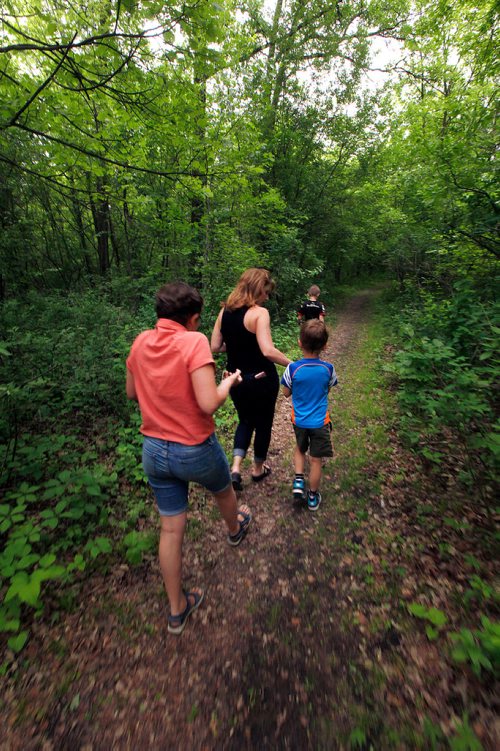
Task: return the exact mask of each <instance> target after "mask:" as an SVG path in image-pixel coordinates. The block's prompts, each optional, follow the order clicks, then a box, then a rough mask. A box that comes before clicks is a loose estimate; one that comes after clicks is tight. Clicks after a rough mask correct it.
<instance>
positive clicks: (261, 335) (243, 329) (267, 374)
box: [211, 269, 290, 490]
mask: <svg viewBox="0 0 500 751" xmlns="http://www.w3.org/2000/svg"><path fill="white" fill-rule="evenodd" d="M273 289H274V282H273V280H272V279H271V276H270V274H269V272H268V271H267V270H266V269H247V271H245V272H244V273H243V274H242V275H241V277H240V279H239V281H238V284H237V285H236V287H235V289H234V290H233V291H232V292H231V294H230V295H229V297H228V298H227V300H226V304H225V306H224V307H223V309H222V310H221V312H220V313H219V316H218V318H217V321H216V322H215V326H214V330H213V332H212V342H211V344H212V351H213V352H224V351H225V352H227V370H228V371H229V372H230V373H234V371H235V370H237V369H239V370H240V371H241V375H242V378H243V380H242V383H240V384H239V385H238V386H237V387H234V388H232V389H231V391H230V395H231V399H232V400H233V403H234V406H235V407H236V411H237V413H238V427H237V428H236V433H235V436H234V448H233V464H232V467H231V479H232V482H233V486H234V488H235V489H236V490H241V488H242V485H241V464H242V462H243V459H244V458H245V456H246V454H247V451H248V448H249V446H250V443H251V440H252V435H254V434H255V435H254V462H253V466H252V479H253V480H254V481H255V482H258V481H259V480H262V479H264V477H266V476H267V475H268V474H269V472H270V471H271V470H270V467H269V466H268V465H267V464H265V460H266V458H267V451H268V449H269V443H270V440H271V430H272V426H273V418H274V408H275V405H276V399H277V396H278V390H279V378H278V373H277V371H276V367H275V366H274V363H278V364H279V365H285V366H286V365H288V363H289V362H290V360H289V358H288V357H286V355H284V354H283V353H282V352H280V351H279V349H276V347H275V346H274V344H273V340H272V336H271V325H270V318H269V312H268V311H267V310H266V308H263V307H262V303H263V302H265V300H267V299H268V298H269V295H270V293H271V292H272V291H273Z"/></svg>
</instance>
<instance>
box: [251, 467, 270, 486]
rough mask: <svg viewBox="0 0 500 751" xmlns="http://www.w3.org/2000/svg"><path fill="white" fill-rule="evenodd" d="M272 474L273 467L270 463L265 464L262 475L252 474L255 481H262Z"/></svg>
mask: <svg viewBox="0 0 500 751" xmlns="http://www.w3.org/2000/svg"><path fill="white" fill-rule="evenodd" d="M270 474H271V467H269V465H267V464H264V471H263V472H261V473H260V475H252V480H253V481H254V482H260V481H261V480H264V478H266V477H268V476H269V475H270Z"/></svg>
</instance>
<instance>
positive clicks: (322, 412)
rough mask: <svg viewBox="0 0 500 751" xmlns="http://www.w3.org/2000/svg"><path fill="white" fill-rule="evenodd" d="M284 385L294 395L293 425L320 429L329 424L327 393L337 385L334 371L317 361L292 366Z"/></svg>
mask: <svg viewBox="0 0 500 751" xmlns="http://www.w3.org/2000/svg"><path fill="white" fill-rule="evenodd" d="M281 383H282V385H283V386H286V387H287V388H289V389H290V391H291V392H292V422H293V424H294V425H296V426H297V427H298V428H321V427H322V426H323V425H327V424H328V423H329V422H330V415H329V412H328V392H329V390H330V389H331V387H332V386H336V384H337V374H336V373H335V368H334V367H333V365H332V364H331V363H329V362H325V360H320V359H319V358H317V357H304V358H302V360H297V361H296V362H292V363H290V365H288V367H287V368H286V370H285V372H284V373H283V376H282V378H281Z"/></svg>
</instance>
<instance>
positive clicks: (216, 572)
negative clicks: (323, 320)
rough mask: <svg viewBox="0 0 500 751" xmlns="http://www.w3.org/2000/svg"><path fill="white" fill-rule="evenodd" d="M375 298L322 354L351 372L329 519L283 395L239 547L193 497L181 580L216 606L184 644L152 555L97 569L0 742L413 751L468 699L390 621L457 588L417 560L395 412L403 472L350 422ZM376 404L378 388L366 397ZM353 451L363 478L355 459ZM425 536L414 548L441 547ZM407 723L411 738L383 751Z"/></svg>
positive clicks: (40, 633) (412, 635) (342, 378)
mask: <svg viewBox="0 0 500 751" xmlns="http://www.w3.org/2000/svg"><path fill="white" fill-rule="evenodd" d="M377 294H378V291H377V290H366V291H362V292H360V293H358V294H357V295H355V296H354V297H353V298H352V299H351V300H349V301H348V302H347V304H346V306H345V308H344V310H343V311H342V312H341V313H340V314H339V315H338V317H337V319H336V322H335V326H334V330H333V331H332V334H331V336H330V341H329V344H328V350H327V352H326V354H325V359H329V360H330V361H332V362H334V363H335V367H336V369H337V373H338V377H339V386H338V387H337V389H334V393H333V395H332V417H333V423H334V432H333V442H334V448H335V446H336V445H337V447H338V451H336V452H335V457H334V459H333V461H331V462H329V463H328V464H327V465H326V467H325V469H324V476H323V484H322V492H323V503H322V506H321V508H320V509H319V511H318V512H317V513H316V514H311V513H310V512H308V511H307V509H296V508H294V506H293V503H292V500H291V480H292V478H293V471H292V461H291V460H292V451H293V446H294V438H293V431H292V429H291V426H290V406H289V402H288V400H286V399H285V398H284V397H283V396H282V395H281V394H280V397H279V400H278V405H277V411H276V419H275V423H274V429H273V441H272V445H271V449H270V454H269V460H270V463H271V464H272V468H273V472H272V474H271V476H270V477H269V478H268V479H267V480H266V481H265V482H263V483H261V484H253V483H251V482H250V476H249V468H248V467H247V468H246V471H245V472H244V483H245V489H244V491H243V493H242V494H241V501H242V502H246V503H248V504H249V505H250V506H251V508H252V511H253V514H254V521H253V523H252V526H251V529H250V532H249V534H248V537H247V538H246V540H245V541H244V542H243V544H242V545H241V546H240V547H239V548H236V549H233V548H230V547H229V546H228V545H227V543H226V533H225V530H224V526H223V523H222V522H221V520H220V517H219V515H218V512H217V509H216V507H215V506H214V504H213V502H212V500H211V497H210V496H209V495H206V496H205V495H203V494H202V493H200V492H198V491H196V492H195V493H193V511H192V514H190V521H189V524H188V533H187V537H186V540H185V544H184V576H185V578H184V582H185V585H186V586H188V587H189V586H202V587H204V588H205V591H206V597H205V602H204V603H203V605H202V606H201V608H200V609H199V611H197V612H196V613H195V614H193V616H192V617H191V619H190V621H189V622H188V624H187V626H186V629H185V631H184V633H183V634H182V636H180V637H174V636H172V635H169V634H168V633H167V629H166V616H167V606H166V600H165V595H164V593H163V589H162V584H161V579H160V574H159V571H158V564H157V560H156V557H155V556H150V557H149V558H148V560H147V561H146V562H145V563H144V564H143V565H141V566H139V567H134V568H131V567H129V566H128V565H125V564H121V565H117V566H115V567H114V569H112V570H111V571H110V572H108V574H107V575H106V576H103V575H99V576H95V577H93V578H92V579H91V580H89V581H88V582H87V583H86V584H84V585H83V588H82V591H81V593H80V596H81V605H80V606H79V607H77V608H76V609H75V611H74V612H72V613H68V614H63V615H62V617H61V620H60V621H58V622H56V623H54V624H53V625H52V626H51V627H50V629H48V628H47V625H46V624H45V625H42V624H41V625H40V626H39V627H37V625H36V623H35V625H34V629H33V637H32V639H31V640H30V644H29V646H28V651H27V655H26V656H27V657H28V658H29V663H27V664H26V665H25V668H24V670H22V671H20V672H19V680H18V683H17V685H14V686H11V687H10V688H9V693H8V695H7V696H6V697H5V700H4V708H6V709H7V713H6V714H7V722H6V725H5V728H6V730H5V731H4V739H3V740H0V748H1V749H9V751H13V750H14V749H21V748H22V749H43V750H44V751H49V750H50V749H68V750H69V749H71V750H72V751H74V750H75V749H82V751H95V750H96V749H110V748H112V749H115V748H116V749H134V750H135V749H164V748H172V749H179V750H180V751H184V749H195V750H196V751H197V750H198V749H200V750H201V749H217V751H218V750H219V749H300V750H302V749H347V748H351V747H359V748H369V747H370V743H371V744H372V747H373V748H377V749H383V748H386V747H387V748H389V747H390V748H393V747H397V748H415V747H417V746H416V745H414V744H413V743H412V742H411V741H408V740H405V738H404V728H405V727H409V728H410V729H412V728H414V727H415V725H417V726H418V725H419V724H421V722H422V719H423V717H424V716H427V715H428V716H432V717H436V718H438V717H439V715H440V714H441V715H443V716H445V717H447V716H448V714H447V712H446V705H447V702H450V701H451V702H453V701H455V702H458V699H457V698H454V697H457V696H459V692H460V690H461V689H460V687H458V688H456V687H455V686H454V685H453V680H452V676H451V675H450V670H449V667H448V666H447V664H446V663H445V662H444V660H443V659H442V655H441V654H440V653H439V652H438V651H437V649H436V647H435V646H434V645H433V644H431V643H429V642H428V641H427V639H426V638H425V636H422V633H421V631H420V632H419V631H418V626H417V630H415V629H413V631H411V628H412V626H411V624H410V627H409V629H408V630H407V631H406V632H405V634H404V643H403V637H402V634H401V627H400V626H399V625H397V627H396V626H395V625H394V624H399V623H400V622H401V620H402V619H403V620H404V618H405V615H404V614H405V613H406V618H407V620H408V621H411V619H410V618H409V617H408V614H407V611H406V605H405V604H404V599H403V605H401V602H402V598H407V599H408V598H414V597H416V596H417V594H416V593H417V588H418V586H421V585H424V584H425V585H427V584H428V586H429V587H435V582H436V576H437V574H439V577H440V587H441V589H442V590H444V591H445V593H446V594H449V587H448V589H447V581H448V579H447V577H450V578H451V577H452V576H453V573H452V571H451V568H450V571H448V570H447V569H446V568H440V569H439V571H436V570H435V563H434V559H433V558H432V556H430V555H427V556H425V555H422V554H421V552H419V555H418V557H417V558H416V557H415V555H414V553H415V548H416V546H417V542H416V541H414V540H413V539H412V538H411V537H410V536H409V535H408V536H407V538H405V534H406V531H405V527H404V525H405V523H406V522H405V513H407V514H411V513H413V510H414V508H415V507H416V505H417V503H418V499H417V498H416V495H415V494H420V495H422V494H424V496H423V497H424V498H425V497H426V496H425V492H427V491H426V489H425V488H424V489H422V486H421V479H420V478H419V480H418V483H417V482H416V483H415V488H413V486H412V479H413V475H412V473H413V468H412V466H411V465H410V464H409V463H408V459H407V457H405V456H404V453H403V452H402V450H401V448H400V447H399V444H398V443H397V439H396V437H395V435H394V434H393V433H392V431H391V428H390V426H387V425H386V424H384V420H383V415H382V414H380V415H378V417H377V418H376V420H375V422H377V421H378V423H379V425H378V429H380V430H382V431H383V432H384V433H386V434H387V437H388V438H387V439H388V441H389V443H390V465H389V463H388V462H389V456H385V457H384V458H383V460H382V463H381V460H380V457H378V458H377V452H376V444H373V445H374V446H375V448H372V445H371V437H370V436H372V434H373V431H374V430H375V429H376V428H375V427H374V423H373V419H371V418H370V417H367V418H366V419H365V418H363V419H361V420H358V418H355V420H354V424H353V425H352V426H351V427H349V428H348V429H346V428H345V425H346V419H345V418H346V417H347V416H348V415H349V412H350V410H352V409H353V405H354V399H355V398H357V396H356V395H355V394H354V392H355V391H356V389H357V388H358V387H357V384H356V380H355V377H356V372H357V370H359V369H360V368H362V367H363V363H364V357H365V354H364V351H365V350H364V348H365V345H366V342H367V339H368V330H369V327H370V325H371V324H370V321H371V316H372V309H373V301H374V299H375V298H376V296H377ZM373 389H376V387H375V386H374V387H373ZM377 399H378V397H377V392H376V390H374V391H372V386H371V384H370V385H369V387H368V390H367V392H366V401H367V404H369V405H370V404H371V403H372V402H374V401H376V400H377ZM336 415H337V417H338V420H339V422H340V421H341V418H342V421H343V425H344V428H343V431H344V432H343V434H341V433H340V429H339V427H337V426H336ZM342 415H344V417H342ZM370 421H371V422H370ZM358 423H359V425H358ZM363 430H364V431H365V432H364V433H363V432H362V431H363ZM358 431H361V432H358ZM344 444H348V445H349V448H348V449H347V450H346V448H345V446H344ZM341 449H343V455H342V451H341ZM351 452H352V453H353V459H355V458H356V457H355V456H354V455H355V454H359V456H357V462H358V468H359V467H361V472H359V471H358V472H357V473H356V472H353V470H352V466H350V465H349V457H350V453H351ZM405 462H406V463H405ZM391 475H394V478H393V479H391ZM433 482H434V481H433ZM429 492H430V491H429ZM438 492H439V489H438ZM382 497H383V498H384V499H385V500H384V501H382V500H381V498H382ZM405 509H406V511H405ZM422 534H423V535H424V540H425V541H424V542H421V544H420V548H419V551H421V550H422V548H423V547H425V542H426V541H428V540H427V539H426V538H425V536H427V537H428V531H427V530H426V529H424V530H423V532H422ZM405 546H406V548H407V550H406V553H405ZM402 562H403V563H404V565H405V566H406V567H407V569H406V570H405V569H403V568H401V571H403V572H404V574H403V573H401V572H399V570H398V569H399V568H400V567H401V565H402ZM412 562H413V563H414V565H415V566H416V567H418V573H415V572H414V571H412V570H411V568H410V567H411V566H412V565H413V563H412ZM403 575H404V580H403ZM417 579H418V580H419V583H418V582H417ZM450 586H451V585H450ZM435 604H436V605H437V606H440V600H439V593H437V594H436V599H435ZM402 613H403V615H402ZM405 628H406V626H405ZM450 696H451V699H450ZM19 697H22V698H21V699H19ZM422 697H423V698H422ZM422 703H423V704H425V712H424V711H422V709H421V707H422ZM443 708H444V709H443ZM491 720H492V718H491V717H489V716H486V717H485V718H484V719H483V722H482V723H481V725H482V726H483V727H487V726H488V722H490V721H491ZM395 727H396V728H398V729H400V728H403V731H402V732H403V736H402V737H403V740H402V741H401V743H400V744H399V745H398V743H397V741H394V743H395V744H396V746H394V744H393V743H391V744H390V745H386V741H387V737H388V735H387V733H388V732H389V733H390V732H392V729H394V728H395ZM408 737H411V735H410V736H408Z"/></svg>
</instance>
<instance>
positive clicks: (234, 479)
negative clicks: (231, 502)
mask: <svg viewBox="0 0 500 751" xmlns="http://www.w3.org/2000/svg"><path fill="white" fill-rule="evenodd" d="M231 484H232V486H233V488H234V490H238V491H239V490H243V485H242V482H241V475H240V473H239V472H231Z"/></svg>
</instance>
